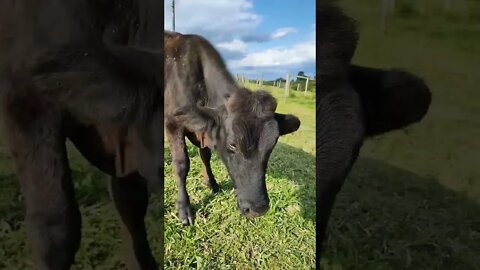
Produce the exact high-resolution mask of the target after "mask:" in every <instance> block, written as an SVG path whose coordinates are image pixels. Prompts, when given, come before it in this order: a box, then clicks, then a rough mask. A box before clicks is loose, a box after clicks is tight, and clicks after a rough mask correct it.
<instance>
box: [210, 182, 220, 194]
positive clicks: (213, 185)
mask: <svg viewBox="0 0 480 270" xmlns="http://www.w3.org/2000/svg"><path fill="white" fill-rule="evenodd" d="M207 187H208V188H209V189H211V190H212V192H213V193H218V192H219V191H220V186H219V185H218V184H217V182H216V181H207Z"/></svg>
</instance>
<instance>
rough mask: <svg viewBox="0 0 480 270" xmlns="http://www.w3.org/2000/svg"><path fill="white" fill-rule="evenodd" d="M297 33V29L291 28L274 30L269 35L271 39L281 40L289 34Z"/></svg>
mask: <svg viewBox="0 0 480 270" xmlns="http://www.w3.org/2000/svg"><path fill="white" fill-rule="evenodd" d="M295 32H297V29H295V28H293V27H285V28H279V29H277V30H275V31H274V32H273V33H272V35H271V38H272V39H279V38H282V37H284V36H286V35H288V34H290V33H295Z"/></svg>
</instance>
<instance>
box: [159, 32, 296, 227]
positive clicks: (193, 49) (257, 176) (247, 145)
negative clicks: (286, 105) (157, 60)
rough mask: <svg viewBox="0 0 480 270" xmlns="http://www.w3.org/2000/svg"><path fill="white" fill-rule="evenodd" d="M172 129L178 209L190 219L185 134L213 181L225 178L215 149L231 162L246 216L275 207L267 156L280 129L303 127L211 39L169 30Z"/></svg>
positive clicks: (167, 114) (168, 116)
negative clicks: (241, 75) (215, 166)
mask: <svg viewBox="0 0 480 270" xmlns="http://www.w3.org/2000/svg"><path fill="white" fill-rule="evenodd" d="M164 42H165V44H164V47H165V93H164V97H165V110H164V127H165V128H164V129H165V133H166V136H167V140H168V143H169V145H170V151H171V155H172V164H173V167H174V170H175V174H176V177H177V186H178V197H177V204H176V205H177V211H178V214H179V218H180V220H181V221H182V223H183V224H185V225H190V224H193V222H194V215H193V213H192V210H191V207H190V200H189V196H188V194H187V190H186V178H187V174H188V170H189V165H190V161H189V158H188V155H187V148H186V145H185V137H187V138H188V139H189V140H190V141H191V142H192V143H193V144H194V145H196V146H197V147H198V148H199V150H198V151H199V155H200V157H201V160H202V163H203V174H204V177H205V183H206V185H207V186H208V187H210V188H211V190H212V191H213V192H216V191H218V184H217V182H216V180H215V177H214V175H213V173H212V170H211V168H210V158H211V151H212V150H215V151H217V152H218V154H219V156H220V158H221V160H222V161H223V163H224V164H225V166H226V167H227V170H228V173H229V176H230V178H231V180H232V181H233V184H234V188H235V191H236V196H237V206H238V209H239V210H240V213H241V214H242V215H245V216H247V217H258V216H261V215H263V214H264V213H265V212H266V211H267V210H268V208H269V198H268V194H267V189H266V184H265V173H266V169H267V163H268V159H269V156H270V153H271V152H272V150H273V148H274V146H275V144H276V143H277V140H278V138H279V136H282V135H285V134H289V133H292V132H294V131H296V130H297V129H298V128H299V127H300V120H299V119H298V118H297V117H296V116H293V115H290V114H280V113H276V112H275V109H276V107H277V103H276V100H275V99H274V98H273V97H272V96H271V95H270V94H269V93H268V92H264V91H250V90H248V89H246V88H244V87H241V86H239V85H238V84H237V82H236V81H235V79H234V78H233V77H232V75H231V74H230V73H229V72H228V70H227V68H226V65H225V63H224V61H223V59H222V57H221V56H220V54H219V53H218V52H217V50H216V49H215V48H214V47H213V45H212V44H210V43H209V42H208V41H207V40H206V39H205V38H203V37H201V36H198V35H186V34H185V35H184V34H180V33H172V32H165V34H164Z"/></svg>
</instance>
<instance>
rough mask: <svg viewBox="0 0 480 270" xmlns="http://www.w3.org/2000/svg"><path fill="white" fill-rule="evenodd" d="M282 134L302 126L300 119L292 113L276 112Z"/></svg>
mask: <svg viewBox="0 0 480 270" xmlns="http://www.w3.org/2000/svg"><path fill="white" fill-rule="evenodd" d="M275 120H276V121H277V123H278V130H279V132H280V136H282V135H285V134H289V133H292V132H294V131H296V130H297V129H298V128H299V127H300V119H298V118H297V117H296V116H294V115H291V114H281V113H275Z"/></svg>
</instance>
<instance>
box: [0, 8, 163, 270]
mask: <svg viewBox="0 0 480 270" xmlns="http://www.w3.org/2000/svg"><path fill="white" fill-rule="evenodd" d="M162 9H163V7H162V3H161V2H160V1H153V0H121V1H116V3H115V4H114V3H113V2H111V1H84V0H69V1H61V0H50V1H35V0H18V1H2V3H1V4H0V98H1V99H0V101H1V110H2V118H3V124H4V127H3V130H4V131H5V133H6V134H5V135H6V139H7V143H8V145H9V147H10V149H11V152H12V156H13V159H14V161H15V163H16V170H17V175H18V177H19V180H20V183H21V188H22V193H23V194H24V197H25V205H26V226H27V234H28V239H29V244H30V246H31V248H32V249H33V253H34V256H35V257H36V259H37V264H36V266H37V268H38V269H42V270H45V269H50V270H52V269H69V268H70V266H71V265H72V264H73V262H74V257H75V253H76V251H77V249H78V247H79V244H80V235H81V233H80V231H81V221H80V212H79V210H78V205H77V202H76V201H75V197H74V188H73V184H72V181H71V176H70V169H69V164H68V159H67V153H66V147H65V141H66V139H67V138H68V139H70V140H71V141H72V142H73V144H74V145H75V146H76V147H77V148H78V150H79V151H80V152H81V153H82V154H83V155H84V156H85V158H86V159H87V160H89V161H90V162H91V163H92V164H93V165H94V166H96V167H98V168H99V169H101V170H102V171H103V172H105V173H107V174H110V175H111V176H112V180H111V183H110V184H111V187H110V192H111V196H112V199H113V201H114V203H115V206H116V209H117V211H118V214H119V216H120V219H121V225H122V232H123V236H124V238H123V240H124V241H123V244H124V245H125V247H126V249H125V250H126V251H127V253H128V254H127V264H128V266H129V268H130V269H157V264H156V262H155V260H154V258H153V256H152V254H151V251H150V247H149V244H148V242H147V237H146V231H145V224H144V221H143V220H144V216H145V212H146V209H147V203H148V193H147V180H148V181H149V183H152V184H154V185H155V184H160V183H161V182H160V181H161V176H162V173H163V171H162V169H163V133H162V124H161V121H162V118H163V108H162V106H163V96H162V95H163V91H161V88H162V87H163V85H160V84H161V82H162V80H163V73H162V71H163V66H162V65H163V54H162V53H161V52H162V50H161V49H162V46H163V44H162V43H161V42H162V40H161V33H162V29H163V28H162V27H163V21H162V20H161V19H160V18H159V17H158V15H157V14H160V13H161V12H162ZM147 11H148V12H147ZM161 210H162V209H159V211H161ZM160 264H163V263H162V262H160Z"/></svg>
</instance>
